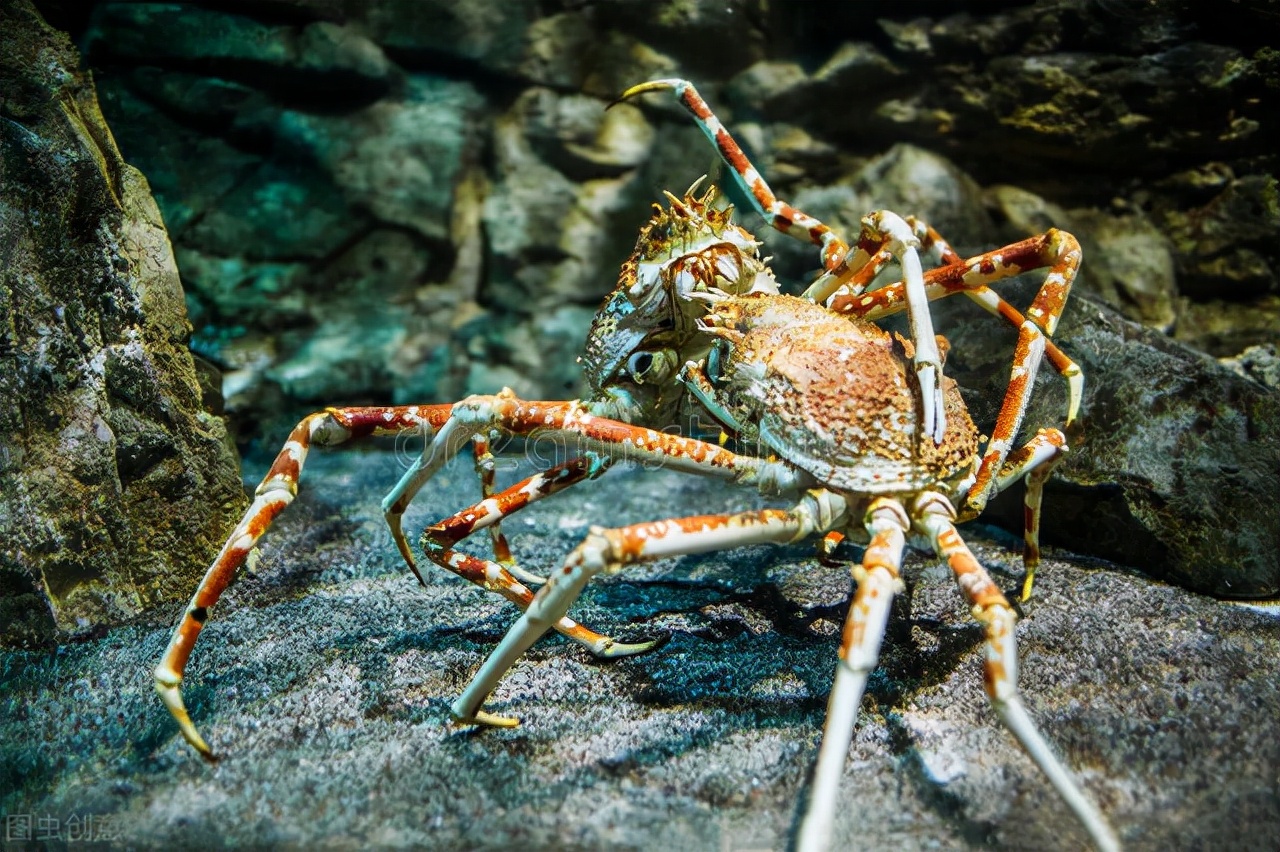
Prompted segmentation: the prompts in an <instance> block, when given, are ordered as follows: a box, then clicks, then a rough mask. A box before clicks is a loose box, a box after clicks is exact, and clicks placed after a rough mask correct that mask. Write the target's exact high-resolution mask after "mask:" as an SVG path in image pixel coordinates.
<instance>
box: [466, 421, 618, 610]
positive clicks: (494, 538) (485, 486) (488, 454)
mask: <svg viewBox="0 0 1280 852" xmlns="http://www.w3.org/2000/svg"><path fill="white" fill-rule="evenodd" d="M471 446H472V448H473V451H474V453H475V462H476V475H477V476H478V477H479V478H480V496H481V497H483V498H484V499H485V500H488V499H489V498H490V497H493V496H494V495H495V494H497V488H496V486H495V484H494V482H495V478H496V474H497V470H496V467H497V465H496V462H495V460H494V457H493V452H492V451H490V449H489V439H488V438H486V437H483V436H480V435H477V436H476V437H475V438H472V439H471ZM604 464H605V466H606V467H607V465H608V462H607V461H605V462H604ZM603 472H604V468H601V469H600V471H599V472H598V473H596V474H594V475H593V476H592V477H591V478H592V479H594V478H595V477H596V476H598V475H599V474H600V473H603ZM489 540H490V543H491V544H492V546H493V558H494V561H495V562H497V563H498V564H499V565H501V566H502V567H503V568H505V569H506V570H507V571H509V572H510V573H511V574H513V575H514V576H515V577H517V578H518V579H519V580H520V581H521V582H523V583H533V584H534V585H535V586H540V585H542V584H543V583H545V582H546V581H547V578H546V577H542V576H539V575H538V574H534V573H533V572H531V571H527V570H525V569H524V568H522V567H521V566H520V565H519V564H518V563H517V562H516V558H515V556H513V555H512V553H511V545H510V544H509V543H508V542H507V537H506V536H505V535H503V533H502V524H501V523H500V522H499V521H494V522H493V523H492V524H490V525H489ZM446 567H447V566H446Z"/></svg>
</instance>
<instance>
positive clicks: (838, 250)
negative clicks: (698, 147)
mask: <svg viewBox="0 0 1280 852" xmlns="http://www.w3.org/2000/svg"><path fill="white" fill-rule="evenodd" d="M646 92H673V93H674V94H675V96H676V98H677V99H678V100H679V101H680V104H681V105H682V106H683V107H684V108H685V109H686V110H688V111H689V113H690V114H691V115H693V118H694V120H695V121H696V122H697V125H698V127H699V129H701V130H702V132H703V134H704V135H705V136H706V137H707V138H708V139H710V140H711V143H712V144H713V145H715V146H716V150H717V151H719V152H720V159H721V160H723V161H724V163H725V164H726V165H727V166H729V170H730V174H732V175H733V178H734V180H735V181H737V183H738V186H740V187H741V188H742V191H743V192H744V193H746V195H747V198H749V199H750V200H751V204H752V206H753V207H754V208H755V210H756V212H757V213H759V214H760V216H761V217H762V218H763V219H764V220H765V221H766V222H768V223H769V225H770V227H772V228H774V229H775V230H778V231H781V232H782V233H784V234H786V235H787V236H790V237H795V238H796V239H798V240H802V241H804V242H809V243H812V244H813V245H816V246H819V247H820V249H821V256H822V268H823V269H824V270H826V273H827V274H829V275H833V276H842V275H843V276H846V277H847V275H848V273H849V271H850V270H852V269H857V268H859V267H860V266H862V265H863V264H864V263H865V262H866V260H867V257H868V256H869V255H868V253H867V252H865V251H858V252H855V255H857V257H856V258H854V259H849V262H848V263H846V256H847V255H848V254H849V247H848V245H846V244H845V242H844V240H842V239H840V236H839V234H837V233H836V232H835V231H833V230H831V228H830V227H828V226H827V225H824V224H823V223H822V222H819V221H818V220H817V219H815V218H814V217H812V216H810V215H809V214H808V213H804V212H803V211H800V210H797V209H796V208H794V207H792V206H791V205H790V204H788V203H787V202H785V201H783V200H781V199H780V198H778V197H777V196H776V195H774V194H773V190H772V189H771V188H770V187H769V184H767V183H765V180H764V178H763V177H762V176H761V175H760V172H759V171H758V170H757V169H756V167H755V166H753V165H752V164H751V161H750V160H749V159H747V155H746V153H744V152H743V150H742V148H741V146H739V145H738V143H737V141H735V140H734V138H733V136H731V135H730V134H729V131H728V130H727V129H725V126H724V125H723V124H722V123H721V122H720V119H718V118H716V116H715V114H714V113H712V112H711V107H710V106H708V105H707V102H706V101H705V100H703V99H702V96H701V95H700V94H698V90H697V89H695V88H694V87H693V84H692V83H690V82H689V81H688V80H678V79H668V80H651V81H650V82H648V83H641V84H640V85H638V86H632V87H631V88H630V89H627V90H626V91H625V92H623V93H622V94H621V95H619V96H618V99H617V100H616V101H614V103H619V102H621V101H625V100H627V99H629V98H633V97H635V96H636V95H641V94H644V93H646Z"/></svg>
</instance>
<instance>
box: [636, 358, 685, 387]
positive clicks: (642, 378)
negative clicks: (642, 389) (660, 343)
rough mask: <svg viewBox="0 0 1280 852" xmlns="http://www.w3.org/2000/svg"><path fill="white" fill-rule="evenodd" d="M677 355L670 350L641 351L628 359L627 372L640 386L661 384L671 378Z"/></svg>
mask: <svg viewBox="0 0 1280 852" xmlns="http://www.w3.org/2000/svg"><path fill="white" fill-rule="evenodd" d="M675 362H676V354H675V353H674V352H672V351H671V350H670V349H656V350H652V351H649V350H644V349H642V350H640V351H639V352H633V353H631V357H630V358H628V359H627V372H628V373H630V374H631V380H632V381H633V382H635V383H636V384H638V385H643V384H645V383H654V384H657V383H661V382H665V381H666V380H667V379H669V378H670V377H671V373H672V370H673V368H674V367H675Z"/></svg>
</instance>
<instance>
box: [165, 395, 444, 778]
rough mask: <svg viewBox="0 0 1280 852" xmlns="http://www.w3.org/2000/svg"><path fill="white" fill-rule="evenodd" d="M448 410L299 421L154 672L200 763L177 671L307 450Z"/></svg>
mask: <svg viewBox="0 0 1280 852" xmlns="http://www.w3.org/2000/svg"><path fill="white" fill-rule="evenodd" d="M449 411H450V406H448V405H421V406H419V405H406V406H394V407H372V408H330V409H327V410H325V411H318V412H316V413H314V414H310V415H308V416H307V417H304V418H303V419H302V421H301V422H299V423H298V425H297V426H295V427H294V429H293V432H291V433H290V434H289V440H288V441H286V442H285V445H284V447H283V448H282V449H281V450H280V453H279V455H277V456H276V459H275V462H274V463H273V464H272V465H271V469H270V470H268V471H267V475H266V476H265V477H263V480H262V482H261V484H259V485H258V488H257V490H256V491H255V492H254V498H253V503H251V504H250V506H249V508H248V509H247V510H245V513H244V516H243V517H242V518H241V519H240V523H238V524H237V525H236V528H235V529H234V530H232V532H231V536H230V537H229V538H228V539H227V541H226V543H225V544H224V545H223V546H222V550H220V551H219V552H218V555H217V556H216V557H214V560H213V564H212V565H210V566H209V570H208V571H206V572H205V575H204V579H202V580H201V581H200V585H199V586H198V587H197V588H196V593H195V595H194V596H193V597H192V598H191V602H190V603H189V604H187V608H186V610H185V611H184V612H183V614H182V618H181V620H180V621H179V622H178V626H177V627H175V628H174V631H173V635H172V637H171V638H170V639H169V646H168V648H167V649H166V650H165V653H164V656H163V657H162V658H161V660H160V664H159V665H158V666H156V669H155V672H154V676H155V684H156V691H157V692H159V693H160V698H161V700H162V701H164V704H165V706H166V707H168V708H169V712H170V713H171V714H173V718H174V719H175V720H176V721H177V723H178V727H179V728H180V729H181V731H182V736H183V737H184V738H186V740H187V742H189V743H191V745H192V746H194V747H195V749H196V751H198V752H200V754H201V755H203V756H204V757H205V758H207V759H209V760H213V759H214V756H213V751H212V750H211V749H210V748H209V746H208V744H207V743H206V742H205V741H204V739H203V738H202V737H201V736H200V733H199V732H198V731H197V730H196V727H195V725H194V724H193V723H192V721H191V717H190V716H189V715H188V713H187V710H186V707H185V706H184V704H183V702H182V692H181V690H180V685H181V683H182V675H183V671H184V670H185V669H186V666H187V660H188V658H189V657H190V656H191V650H192V648H194V647H195V643H196V638H197V637H198V636H199V635H200V631H201V629H202V628H203V627H204V625H205V622H206V621H208V619H209V611H210V609H211V608H212V607H213V605H214V604H216V603H217V602H218V599H219V598H220V597H221V596H222V593H223V591H225V590H226V588H227V586H228V585H229V584H230V583H231V581H232V579H234V577H235V575H236V572H237V571H239V570H240V566H242V565H243V564H244V561H245V559H246V558H247V557H248V555H249V552H250V551H251V550H253V547H254V545H255V544H257V542H258V539H259V538H261V537H262V534H263V533H264V532H266V530H267V527H268V526H270V525H271V522H272V521H273V520H274V519H275V517H276V516H277V515H279V514H280V513H281V512H282V511H284V509H285V507H287V506H288V505H289V504H290V503H292V502H293V498H294V497H295V496H296V495H297V493H298V479H299V477H301V475H302V467H303V465H304V464H305V462H306V459H307V453H308V451H309V450H310V449H311V446H312V445H313V444H314V445H317V446H333V445H335V444H342V443H345V442H346V441H350V440H354V439H357V438H364V437H368V436H371V435H396V434H399V433H400V432H402V431H404V430H405V429H421V430H424V431H428V432H429V431H431V430H432V429H434V428H435V427H437V426H439V425H442V424H443V423H444V422H445V421H446V420H447V419H448V416H449Z"/></svg>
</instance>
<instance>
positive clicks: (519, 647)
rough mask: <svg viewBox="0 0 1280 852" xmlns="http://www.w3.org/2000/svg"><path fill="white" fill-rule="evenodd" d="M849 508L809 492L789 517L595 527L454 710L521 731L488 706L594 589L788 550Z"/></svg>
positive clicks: (463, 719)
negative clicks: (631, 570)
mask: <svg viewBox="0 0 1280 852" xmlns="http://www.w3.org/2000/svg"><path fill="white" fill-rule="evenodd" d="M845 515H846V506H845V501H844V499H843V498H842V497H839V496H837V495H835V494H832V493H831V492H828V491H810V492H808V493H807V494H806V496H805V497H804V499H802V500H801V501H800V503H799V504H797V505H796V507H795V508H793V509H790V510H783V509H763V510H760V511H757V512H741V513H738V514H733V515H699V516H695V517H690V518H680V519H678V520H670V521H655V522H652V523H645V524H633V525H631V526H627V527H620V528H618V529H611V530H606V529H602V528H600V527H595V528H593V529H592V530H591V532H590V533H589V534H588V535H587V538H586V539H585V540H584V541H583V542H582V544H580V545H578V547H577V548H576V549H575V550H574V551H573V552H572V553H571V554H569V556H568V558H566V559H565V561H564V565H563V566H562V567H561V568H560V570H558V571H556V572H554V573H553V574H552V575H551V576H550V577H549V578H548V579H547V584H546V585H545V586H543V587H542V588H541V589H539V590H538V593H537V595H535V596H534V600H533V603H532V604H531V605H530V606H529V608H528V609H527V610H525V613H524V615H522V616H520V619H519V620H518V621H517V622H516V623H515V624H514V625H512V627H511V629H510V630H509V631H508V632H507V635H506V636H505V637H504V638H503V640H502V642H500V643H499V644H498V647H497V648H495V649H494V651H493V653H492V654H490V655H489V658H488V659H487V660H485V662H484V665H482V666H481V667H480V670H479V671H478V672H477V673H476V675H475V677H474V678H472V680H471V683H469V684H468V685H467V688H466V689H465V690H464V691H463V693H462V695H461V696H459V697H458V699H457V700H456V701H455V702H454V703H453V707H452V711H453V715H454V718H455V719H457V721H458V722H460V723H462V724H478V725H491V726H496V727H514V726H515V725H518V724H519V720H518V719H515V718H512V717H509V716H499V715H496V714H493V713H488V712H486V711H485V710H483V709H482V708H483V706H484V702H485V699H487V698H488V697H489V694H490V693H491V692H493V689H494V687H496V686H497V685H498V682H499V681H500V680H501V679H502V677H503V675H505V674H506V672H507V670H508V669H510V668H511V666H512V665H513V664H514V663H515V661H516V660H517V659H519V658H520V655H522V654H523V653H524V652H525V651H526V650H528V648H529V647H530V646H531V645H533V643H534V642H536V641H537V640H538V639H539V638H540V637H541V636H542V634H543V633H545V632H546V631H547V629H548V628H549V627H551V626H552V625H553V624H555V623H556V622H557V621H558V620H559V619H561V618H563V617H564V616H565V613H567V612H568V611H569V607H570V606H572V605H573V602H574V601H575V600H577V598H578V595H580V594H581V593H582V590H583V588H584V587H585V586H586V584H587V582H588V581H590V580H591V579H592V578H593V577H595V576H597V575H598V574H601V573H605V572H610V573H612V572H616V571H619V570H621V569H622V568H623V567H625V566H627V565H630V564H633V563H635V562H640V561H642V560H647V559H660V558H663V557H668V556H682V555H686V554H690V553H706V552H708V551H712V550H725V549H728V548H731V547H743V546H747V545H752V544H769V543H773V544H782V543H786V542H790V541H796V540H798V539H801V538H804V537H805V536H807V535H810V534H812V533H821V532H826V531H827V530H829V529H831V528H832V527H834V526H837V525H840V524H842V523H843V522H844V520H845Z"/></svg>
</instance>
